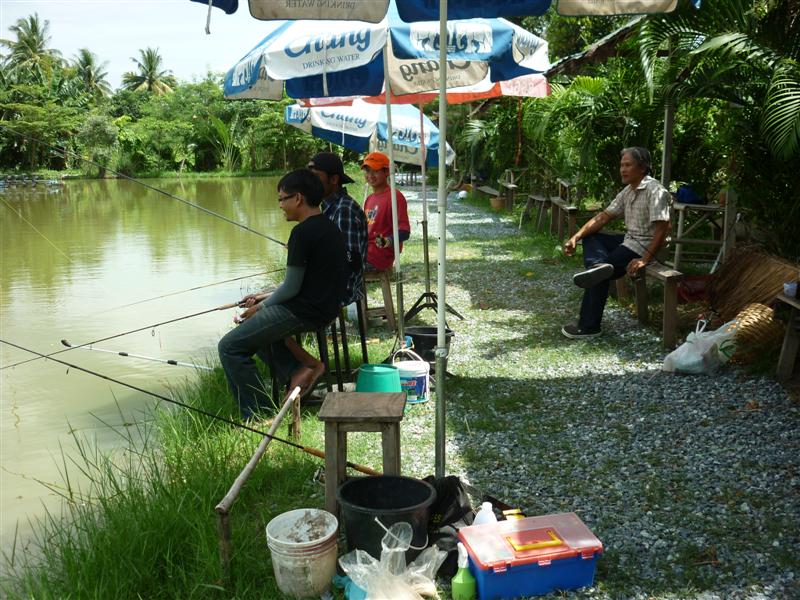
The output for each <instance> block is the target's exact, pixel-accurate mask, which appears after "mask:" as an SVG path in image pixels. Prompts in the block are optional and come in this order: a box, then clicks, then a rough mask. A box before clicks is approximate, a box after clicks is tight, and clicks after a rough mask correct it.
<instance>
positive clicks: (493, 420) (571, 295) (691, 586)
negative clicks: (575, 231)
mask: <svg viewBox="0 0 800 600" xmlns="http://www.w3.org/2000/svg"><path fill="white" fill-rule="evenodd" d="M407 196H408V198H409V212H410V215H411V218H412V222H414V229H415V234H414V237H413V238H412V241H411V242H410V243H409V245H408V248H407V251H406V252H404V255H403V256H404V260H405V262H406V266H405V267H404V269H407V271H406V272H407V277H406V279H407V280H408V284H407V286H406V293H405V297H406V308H408V306H410V304H411V302H412V301H413V300H414V299H415V298H416V297H417V296H418V295H419V293H421V292H422V291H423V287H422V285H421V281H422V273H423V272H424V271H423V270H422V266H421V256H422V254H421V250H420V246H421V245H420V244H419V236H418V234H417V232H419V231H420V228H419V226H418V225H417V224H416V222H418V220H419V219H420V218H421V214H422V211H421V204H420V203H419V202H418V201H416V200H415V197H416V194H414V193H413V191H411V192H409V193H407ZM434 204H435V202H434ZM436 220H437V215H436V214H435V207H434V213H433V214H431V216H430V230H431V233H430V237H431V256H432V257H433V258H434V260H433V262H434V267H433V268H434V269H435V252H436V250H435V245H436V236H437V234H436V229H437V227H436V225H437V223H436ZM531 238H532V236H531V234H530V233H522V234H521V233H519V232H518V231H517V227H516V224H515V223H514V222H513V221H512V220H511V218H509V217H498V216H497V215H495V214H493V213H490V212H488V211H485V210H483V209H481V208H476V207H474V206H470V205H467V204H464V203H462V202H459V201H456V200H455V199H454V198H452V197H451V199H450V201H449V205H448V297H447V302H448V303H450V304H451V305H452V306H453V307H454V308H456V309H457V310H458V311H459V312H461V313H462V314H464V315H465V316H466V317H467V318H466V320H465V321H459V320H458V319H456V318H455V317H449V318H448V324H449V326H450V327H451V328H452V329H453V330H454V331H455V333H456V336H455V338H454V340H453V343H452V348H451V357H450V362H449V366H448V370H449V371H450V372H451V373H452V374H453V377H450V378H448V383H447V402H448V404H447V472H448V474H455V475H458V476H460V477H461V478H462V479H464V480H465V481H468V482H469V483H471V484H473V485H475V486H477V487H478V488H480V489H484V490H486V491H487V492H489V493H491V494H492V495H494V496H496V497H498V498H501V499H503V500H504V501H506V502H508V503H509V504H512V505H519V506H520V507H521V508H522V509H523V511H524V512H525V513H526V514H528V515H539V514H548V513H555V512H565V511H574V512H576V513H577V514H578V515H579V516H580V517H581V519H583V521H584V522H585V523H586V524H587V525H588V526H589V528H590V529H591V530H592V531H593V532H594V533H595V534H596V535H597V537H598V538H600V540H601V541H602V542H603V545H604V552H603V554H602V556H601V557H600V559H599V560H598V570H597V575H596V577H595V586H594V587H593V588H588V589H583V590H578V591H573V592H568V593H559V594H552V595H551V596H552V597H559V598H560V597H570V598H637V599H638V598H641V599H645V598H702V599H728V598H748V599H755V598H800V567H799V561H798V556H800V534H798V517H799V516H800V452H799V450H800V437H799V436H798V421H799V419H798V417H799V416H800V406H799V405H798V403H797V401H795V400H792V399H791V398H790V397H789V395H788V394H787V393H786V391H785V390H784V389H783V388H782V387H781V386H780V385H779V384H777V383H775V382H774V381H773V380H772V379H770V378H767V377H752V376H748V375H746V374H745V373H743V372H742V371H741V370H739V369H737V368H735V367H726V368H725V369H723V370H722V371H721V372H720V373H719V374H718V375H716V376H714V377H705V376H673V375H668V374H665V373H662V372H661V371H660V366H661V363H662V361H663V359H664V354H665V353H664V352H663V351H662V350H661V347H660V341H659V336H658V332H657V331H655V329H652V330H651V329H643V328H641V327H639V326H638V325H637V323H636V320H635V318H634V317H632V316H631V314H630V313H629V312H628V311H627V310H625V309H624V308H620V307H618V306H616V305H610V306H609V307H608V308H607V309H606V314H605V319H604V323H603V327H604V335H603V336H602V337H601V338H598V339H596V340H590V341H579V342H576V341H571V340H567V339H565V338H563V337H562V336H561V335H560V328H561V326H562V325H563V324H564V323H568V322H572V321H573V320H574V319H575V318H576V314H577V309H578V304H579V299H580V290H578V289H577V288H575V287H574V286H573V285H572V284H571V278H570V275H571V273H573V272H574V271H575V270H576V268H577V262H575V261H570V260H566V259H564V258H563V257H559V256H558V254H557V252H555V250H554V246H555V240H552V239H549V238H548V239H541V238H539V239H538V241H536V242H531V241H530V240H531ZM434 289H435V286H434ZM420 322H427V323H429V324H434V322H435V315H434V314H433V312H432V311H424V312H423V313H422V314H421V315H420V317H419V318H418V319H415V322H414V323H412V324H419V323H420ZM403 428H404V429H403V438H404V440H403V452H404V454H403V466H404V471H405V472H407V473H409V474H412V475H416V476H420V477H422V476H425V475H429V474H430V473H431V472H432V470H433V464H434V462H433V447H434V446H433V442H432V440H433V430H434V402H428V403H425V404H421V405H416V406H414V407H413V408H411V409H410V410H409V411H408V412H407V416H406V418H405V420H404V422H403Z"/></svg>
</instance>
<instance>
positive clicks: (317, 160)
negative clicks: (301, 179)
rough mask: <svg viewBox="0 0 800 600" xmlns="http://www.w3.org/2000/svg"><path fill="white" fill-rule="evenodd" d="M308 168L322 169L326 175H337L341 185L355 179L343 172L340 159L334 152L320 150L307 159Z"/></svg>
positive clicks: (352, 181)
mask: <svg viewBox="0 0 800 600" xmlns="http://www.w3.org/2000/svg"><path fill="white" fill-rule="evenodd" d="M308 168H309V169H317V170H318V171H324V172H325V173H327V174H328V175H338V176H339V180H340V181H341V182H342V185H344V184H345V183H355V180H353V178H352V177H349V176H348V175H347V173H345V172H344V165H342V159H341V158H339V155H338V154H334V153H333V152H320V153H319V154H315V155H314V157H313V158H312V159H311V160H310V161H308Z"/></svg>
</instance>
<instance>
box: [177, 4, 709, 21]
mask: <svg viewBox="0 0 800 600" xmlns="http://www.w3.org/2000/svg"><path fill="white" fill-rule="evenodd" d="M692 1H693V3H694V4H695V6H699V5H700V2H699V0H692ZM192 2H199V3H201V4H207V5H208V6H209V9H210V8H211V6H214V7H217V8H220V9H222V10H224V11H225V12H226V13H228V14H232V13H234V12H235V11H236V9H237V8H238V4H239V3H238V0H192ZM550 3H551V0H449V1H448V2H447V3H446V4H445V6H446V9H447V10H446V12H447V18H448V19H471V18H473V17H511V16H516V17H522V16H530V15H543V14H544V13H545V12H547V10H548V9H549V8H550ZM388 5H389V0H348V1H347V2H298V1H292V0H249V7H250V14H251V15H253V17H254V18H256V19H261V20H264V21H269V20H275V19H321V20H345V21H351V20H360V21H368V22H372V23H377V22H378V21H380V20H381V19H382V18H383V17H384V16H385V15H386V11H387V9H388ZM676 5H677V0H557V2H556V7H557V10H558V13H559V14H561V15H567V16H578V15H626V14H631V15H633V14H652V13H666V12H672V11H673V10H675V7H676ZM397 7H398V11H399V14H400V18H401V19H403V20H404V21H407V22H413V21H437V20H439V15H440V14H441V13H440V10H439V1H438V0H397Z"/></svg>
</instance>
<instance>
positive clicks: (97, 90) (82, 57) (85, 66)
mask: <svg viewBox="0 0 800 600" xmlns="http://www.w3.org/2000/svg"><path fill="white" fill-rule="evenodd" d="M107 65H108V61H104V62H102V63H101V62H98V59H97V56H96V55H95V54H94V53H93V52H90V51H89V49H88V48H81V49H80V50H78V54H76V55H75V58H74V61H73V66H74V68H75V71H76V74H77V76H78V77H79V78H80V79H81V81H83V85H84V87H85V90H86V91H87V92H88V93H89V94H91V95H92V96H93V97H94V98H96V99H97V98H105V97H107V96H110V95H111V86H110V85H109V83H108V79H107V78H108V72H107V71H106V67H107Z"/></svg>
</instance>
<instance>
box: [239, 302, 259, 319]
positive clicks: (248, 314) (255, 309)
mask: <svg viewBox="0 0 800 600" xmlns="http://www.w3.org/2000/svg"><path fill="white" fill-rule="evenodd" d="M258 308H259V305H258V304H253V305H252V306H249V307H248V308H247V309H246V310H245V311H244V312H243V313H242V314H240V315H239V322H240V323H241V322H242V321H246V320H247V319H249V318H250V317H252V316H253V315H254V314H256V313H257V312H258Z"/></svg>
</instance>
